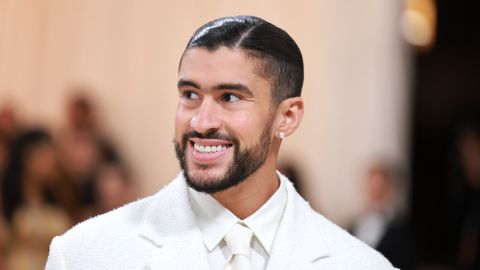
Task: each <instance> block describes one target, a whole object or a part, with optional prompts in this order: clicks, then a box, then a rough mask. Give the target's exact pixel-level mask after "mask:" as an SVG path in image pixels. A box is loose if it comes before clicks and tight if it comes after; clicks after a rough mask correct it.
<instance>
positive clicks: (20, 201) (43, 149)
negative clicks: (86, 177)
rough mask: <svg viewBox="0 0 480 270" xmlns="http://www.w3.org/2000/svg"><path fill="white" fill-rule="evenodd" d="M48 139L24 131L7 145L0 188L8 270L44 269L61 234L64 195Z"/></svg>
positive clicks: (39, 132)
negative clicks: (8, 150)
mask: <svg viewBox="0 0 480 270" xmlns="http://www.w3.org/2000/svg"><path fill="white" fill-rule="evenodd" d="M58 176H59V175H58V167H57V159H56V155H55V149H54V145H53V141H52V139H51V137H50V135H49V134H48V133H47V132H46V131H45V130H42V129H27V130H25V131H23V132H22V133H20V134H19V135H18V137H17V138H16V139H15V140H14V141H13V143H12V149H11V156H10V160H9V162H8V166H7V168H6V172H5V179H4V181H3V185H2V204H3V214H4V216H5V220H6V221H7V223H8V226H9V231H10V243H9V244H8V250H7V256H8V261H7V265H8V266H7V269H9V270H17V269H18V270H34V269H43V267H44V264H45V261H46V258H47V254H48V245H49V242H50V241H51V239H52V237H53V236H55V235H58V234H59V233H62V232H64V231H66V230H67V229H68V228H69V227H70V224H71V223H70V220H69V218H68V215H67V214H66V212H65V210H64V209H65V206H66V205H67V204H68V202H67V201H68V200H69V197H71V196H69V194H68V190H67V189H66V188H63V187H64V184H65V182H62V181H60V180H61V179H59V178H58Z"/></svg>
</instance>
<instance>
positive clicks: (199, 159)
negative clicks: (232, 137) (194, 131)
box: [188, 138, 233, 165]
mask: <svg viewBox="0 0 480 270" xmlns="http://www.w3.org/2000/svg"><path fill="white" fill-rule="evenodd" d="M194 143H197V144H200V145H204V146H210V145H227V148H226V149H225V150H221V151H218V152H212V153H201V152H198V151H197V150H195V148H194V147H193V144H194ZM232 146H233V144H232V143H231V142H229V141H225V140H218V139H199V138H192V139H190V140H189V144H188V148H189V152H190V153H191V155H192V158H193V161H194V162H195V163H199V164H205V165H208V164H212V163H214V162H217V161H219V160H220V159H222V158H223V157H224V156H225V155H226V154H227V153H229V152H230V151H231V148H232Z"/></svg>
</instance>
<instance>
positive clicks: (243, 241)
mask: <svg viewBox="0 0 480 270" xmlns="http://www.w3.org/2000/svg"><path fill="white" fill-rule="evenodd" d="M252 235H253V232H252V230H250V229H249V228H247V227H245V226H243V225H241V224H239V223H236V224H235V225H233V227H232V228H231V229H230V230H229V231H228V232H227V234H226V235H225V238H224V239H225V242H226V243H227V247H228V249H229V250H230V252H231V253H232V255H239V254H241V255H245V256H247V257H250V242H251V240H252Z"/></svg>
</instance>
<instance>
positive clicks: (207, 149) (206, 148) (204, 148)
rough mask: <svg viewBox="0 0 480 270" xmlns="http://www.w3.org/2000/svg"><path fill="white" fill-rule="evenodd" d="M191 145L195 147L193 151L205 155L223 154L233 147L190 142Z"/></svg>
mask: <svg viewBox="0 0 480 270" xmlns="http://www.w3.org/2000/svg"><path fill="white" fill-rule="evenodd" d="M190 144H191V145H192V146H193V149H195V151H196V152H198V153H205V154H209V153H216V152H222V151H225V150H227V149H228V148H230V147H231V146H232V145H233V144H231V143H224V144H222V143H216V144H202V143H199V142H193V141H190Z"/></svg>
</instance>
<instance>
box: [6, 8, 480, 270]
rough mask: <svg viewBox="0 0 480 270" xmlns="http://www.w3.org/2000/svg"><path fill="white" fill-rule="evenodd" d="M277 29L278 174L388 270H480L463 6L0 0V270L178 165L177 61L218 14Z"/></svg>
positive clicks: (475, 112)
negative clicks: (286, 61) (301, 79)
mask: <svg viewBox="0 0 480 270" xmlns="http://www.w3.org/2000/svg"><path fill="white" fill-rule="evenodd" d="M240 14H250V15H256V16H260V17H262V18H264V19H266V20H268V21H271V22H272V23H274V24H275V25H277V26H279V27H281V28H283V29H284V30H286V31H287V32H288V33H289V34H290V35H291V36H292V37H293V38H294V39H295V40H296V42H297V43H298V45H299V47H300V48H301V50H302V53H303V56H304V61H305V84H304V90H303V91H304V92H303V97H304V99H305V106H306V112H305V118H304V121H303V123H302V125H301V127H300V128H299V130H298V131H297V132H296V133H295V134H294V135H292V136H290V137H288V138H287V139H286V140H284V142H283V145H282V149H281V155H280V160H279V168H280V169H281V170H282V171H283V172H284V173H285V174H287V175H288V176H290V178H291V179H292V181H294V182H295V183H296V187H297V189H298V190H299V191H300V192H301V194H302V195H303V196H304V197H305V198H306V199H307V200H308V201H309V202H310V204H311V205H312V206H313V207H314V208H315V209H317V210H318V211H320V212H321V213H323V214H324V215H325V216H327V217H328V218H330V219H332V220H333V221H335V222H336V223H337V224H339V225H340V226H342V227H344V228H346V229H348V230H349V231H350V232H351V233H352V234H354V235H356V236H357V237H359V238H360V239H362V240H363V241H364V242H366V243H367V244H369V245H371V246H373V247H374V248H376V249H378V250H379V251H380V252H382V253H383V254H384V255H385V256H386V257H387V258H389V259H390V260H391V261H392V262H393V263H394V265H395V266H397V267H400V268H402V269H480V265H479V258H480V49H479V48H480V31H479V30H478V29H480V21H479V16H478V9H476V5H475V2H474V1H447V0H443V1H440V0H438V1H435V0H396V1H384V0H363V1H353V0H350V1H348V0H341V1H338V0H322V1H314V0H312V1H301V2H298V1H287V0H262V1H255V0H243V1H233V0H209V1H194V0H182V1H175V3H174V2H172V1H161V0H158V1H147V0H139V1H131V0H120V1H119V0H99V1H98V0H83V1H79V0H44V1H37V0H0V192H1V193H0V194H1V195H0V196H1V200H0V206H1V215H0V269H1V270H5V269H23V270H28V269H43V266H44V263H45V260H46V255H47V254H48V245H49V243H50V241H51V238H52V237H53V236H55V235H59V234H62V233H63V232H64V231H66V230H67V229H68V228H70V227H71V226H73V225H74V224H76V223H78V222H80V221H82V220H85V219H87V218H89V217H91V216H95V215H97V214H100V213H103V212H105V211H108V210H111V209H114V208H116V207H119V206H121V205H123V204H125V203H127V202H130V201H132V200H136V199H137V198H141V197H144V196H147V195H151V194H153V193H155V192H157V191H158V190H160V189H161V188H162V187H163V186H164V185H166V184H167V183H169V182H170V181H171V180H172V179H173V178H174V177H175V176H176V175H177V174H178V172H179V166H178V163H177V160H176V158H175V154H174V150H173V145H172V139H173V135H174V126H173V124H174V113H175V107H176V101H177V91H176V80H177V68H178V61H179V58H180V55H181V53H182V52H183V50H184V47H185V46H186V43H187V41H188V39H189V37H190V36H191V34H192V33H193V32H194V31H195V30H196V29H197V28H198V27H199V26H200V25H202V24H203V23H205V22H207V21H209V20H211V19H214V18H218V17H223V16H228V15H240Z"/></svg>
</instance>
